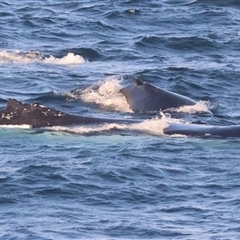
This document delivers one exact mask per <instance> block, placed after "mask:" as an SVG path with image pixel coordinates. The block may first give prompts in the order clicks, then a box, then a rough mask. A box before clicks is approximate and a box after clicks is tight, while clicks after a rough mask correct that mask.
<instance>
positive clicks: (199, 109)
mask: <svg viewBox="0 0 240 240" xmlns="http://www.w3.org/2000/svg"><path fill="white" fill-rule="evenodd" d="M209 107H210V103H209V102H208V101H198V102H196V104H195V105H190V106H181V107H179V108H172V109H168V110H171V111H174V112H177V113H190V114H194V113H203V112H208V113H211V112H210V110H209Z"/></svg>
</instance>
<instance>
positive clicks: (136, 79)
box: [134, 78, 145, 86]
mask: <svg viewBox="0 0 240 240" xmlns="http://www.w3.org/2000/svg"><path fill="white" fill-rule="evenodd" d="M134 82H135V83H136V85H137V86H140V85H143V84H144V83H145V82H143V81H142V80H140V79H138V78H134Z"/></svg>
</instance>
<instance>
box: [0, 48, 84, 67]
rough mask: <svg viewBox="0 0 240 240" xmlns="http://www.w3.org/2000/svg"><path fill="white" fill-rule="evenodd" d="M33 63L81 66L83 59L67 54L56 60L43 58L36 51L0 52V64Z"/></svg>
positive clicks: (41, 54) (42, 55)
mask: <svg viewBox="0 0 240 240" xmlns="http://www.w3.org/2000/svg"><path fill="white" fill-rule="evenodd" d="M11 62H17V63H35V62H44V63H48V64H60V65H71V64H83V63H85V59H84V58H83V57H82V56H80V55H77V54H74V53H68V54H67V55H66V56H63V57H62V58H57V57H54V56H52V55H50V56H45V55H44V54H43V53H41V52H38V51H29V52H21V51H18V50H15V51H5V50H3V51H0V63H11Z"/></svg>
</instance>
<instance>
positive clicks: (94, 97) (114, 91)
mask: <svg viewBox="0 0 240 240" xmlns="http://www.w3.org/2000/svg"><path fill="white" fill-rule="evenodd" d="M121 83H122V79H118V78H116V77H110V78H107V79H106V80H105V81H101V82H98V83H97V84H94V85H92V86H90V87H87V88H85V89H78V90H76V91H74V92H67V93H66V95H67V96H69V97H71V98H74V99H81V100H82V101H84V102H86V103H95V104H97V105H100V106H101V107H102V108H107V109H108V110H115V111H120V112H132V110H131V109H130V108H129V105H128V104H127V102H126V99H125V97H124V96H123V94H121V93H120V89H121V88H122V85H121Z"/></svg>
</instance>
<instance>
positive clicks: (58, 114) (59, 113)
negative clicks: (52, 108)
mask: <svg viewBox="0 0 240 240" xmlns="http://www.w3.org/2000/svg"><path fill="white" fill-rule="evenodd" d="M63 115H64V114H63V113H62V112H57V113H55V114H54V116H55V117H62V116H63Z"/></svg>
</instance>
